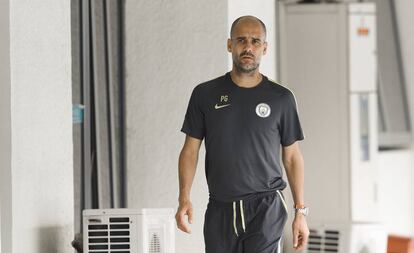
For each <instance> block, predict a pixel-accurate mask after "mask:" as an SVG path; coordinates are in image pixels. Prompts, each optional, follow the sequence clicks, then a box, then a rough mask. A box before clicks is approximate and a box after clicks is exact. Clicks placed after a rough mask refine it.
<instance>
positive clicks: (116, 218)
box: [83, 208, 175, 253]
mask: <svg viewBox="0 0 414 253" xmlns="http://www.w3.org/2000/svg"><path fill="white" fill-rule="evenodd" d="M83 252H85V253H115V252H116V253H174V252H175V220H174V209H172V208H160V209H158V208H157V209H156V208H142V209H125V208H121V209H88V210H84V211H83Z"/></svg>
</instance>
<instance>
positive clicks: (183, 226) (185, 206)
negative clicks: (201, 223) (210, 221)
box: [175, 200, 193, 234]
mask: <svg viewBox="0 0 414 253" xmlns="http://www.w3.org/2000/svg"><path fill="white" fill-rule="evenodd" d="M186 215H187V216H188V223H190V224H193V205H192V204H191V201H189V200H186V201H180V205H179V206H178V210H177V213H176V214H175V220H176V221H177V227H178V228H179V229H180V230H181V231H183V232H186V233H189V234H190V233H191V230H190V227H189V226H188V224H187V223H186V222H185V217H184V216H186Z"/></svg>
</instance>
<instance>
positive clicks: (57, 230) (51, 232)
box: [35, 226, 73, 253]
mask: <svg viewBox="0 0 414 253" xmlns="http://www.w3.org/2000/svg"><path fill="white" fill-rule="evenodd" d="M36 229H37V233H35V234H36V235H38V240H37V242H38V245H37V247H36V248H37V250H36V252H42V253H61V252H68V251H69V250H73V249H72V246H71V242H70V239H71V238H73V237H72V236H71V235H72V233H71V227H70V226H65V227H55V226H50V227H41V228H36Z"/></svg>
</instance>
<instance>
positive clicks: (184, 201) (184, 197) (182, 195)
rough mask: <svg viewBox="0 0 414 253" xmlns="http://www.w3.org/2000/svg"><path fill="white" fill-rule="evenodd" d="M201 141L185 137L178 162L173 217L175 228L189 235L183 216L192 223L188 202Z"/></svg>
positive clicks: (191, 212)
mask: <svg viewBox="0 0 414 253" xmlns="http://www.w3.org/2000/svg"><path fill="white" fill-rule="evenodd" d="M201 142H202V140H199V139H197V138H193V137H191V136H189V135H186V138H185V142H184V146H183V148H182V150H181V152H180V157H179V160H178V179H179V184H180V189H179V190H180V192H179V197H178V203H179V206H178V209H177V213H176V215H175V219H176V221H177V227H178V228H179V229H180V230H182V231H184V232H187V233H191V230H190V228H189V227H188V225H187V224H186V222H185V219H184V216H185V215H187V216H188V222H189V223H190V224H191V223H192V222H193V206H192V204H191V200H190V191H191V186H192V183H193V180H194V175H195V172H196V168H197V162H198V153H199V150H200V146H201Z"/></svg>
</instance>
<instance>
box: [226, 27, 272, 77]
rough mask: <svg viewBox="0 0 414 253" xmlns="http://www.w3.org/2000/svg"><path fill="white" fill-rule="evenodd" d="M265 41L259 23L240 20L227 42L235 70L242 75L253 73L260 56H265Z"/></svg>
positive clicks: (257, 65)
mask: <svg viewBox="0 0 414 253" xmlns="http://www.w3.org/2000/svg"><path fill="white" fill-rule="evenodd" d="M265 40H266V36H265V32H264V29H263V27H262V26H261V25H260V23H259V22H257V21H256V20H251V19H243V20H240V21H239V23H238V24H237V25H236V26H235V27H234V30H233V34H232V35H231V38H230V39H228V41H227V48H228V51H229V52H231V53H232V58H233V64H234V66H235V68H237V70H239V71H240V72H243V73H251V72H253V71H255V70H256V69H257V68H258V67H259V65H260V60H261V58H262V55H265V54H266V49H267V42H266V41H265Z"/></svg>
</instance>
